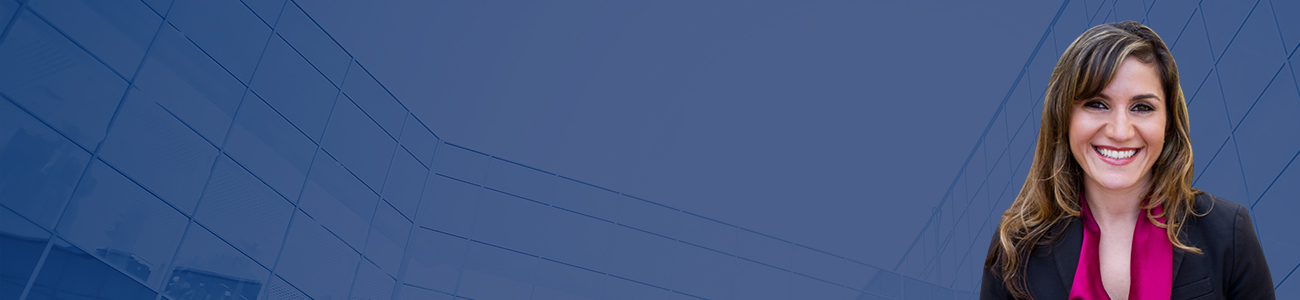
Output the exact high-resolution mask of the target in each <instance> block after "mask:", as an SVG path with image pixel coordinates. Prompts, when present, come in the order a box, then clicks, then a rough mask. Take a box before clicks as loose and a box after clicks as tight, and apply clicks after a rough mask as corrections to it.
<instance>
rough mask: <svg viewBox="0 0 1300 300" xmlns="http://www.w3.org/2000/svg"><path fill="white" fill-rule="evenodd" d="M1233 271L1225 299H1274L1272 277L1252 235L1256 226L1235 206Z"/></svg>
mask: <svg viewBox="0 0 1300 300" xmlns="http://www.w3.org/2000/svg"><path fill="white" fill-rule="evenodd" d="M1233 227H1234V228H1233V232H1234V233H1233V250H1232V252H1231V253H1232V255H1233V257H1232V258H1231V259H1232V260H1233V262H1232V269H1231V271H1230V272H1231V273H1230V274H1226V275H1228V290H1227V291H1226V292H1227V293H1228V299H1276V298H1277V296H1275V295H1274V294H1273V276H1272V273H1270V272H1269V270H1268V262H1267V261H1265V260H1264V249H1263V248H1261V247H1260V245H1259V237H1258V236H1256V235H1255V224H1253V223H1252V222H1251V220H1250V213H1248V212H1247V211H1246V208H1245V207H1243V206H1240V205H1238V206H1237V214H1236V220H1234V222H1233Z"/></svg>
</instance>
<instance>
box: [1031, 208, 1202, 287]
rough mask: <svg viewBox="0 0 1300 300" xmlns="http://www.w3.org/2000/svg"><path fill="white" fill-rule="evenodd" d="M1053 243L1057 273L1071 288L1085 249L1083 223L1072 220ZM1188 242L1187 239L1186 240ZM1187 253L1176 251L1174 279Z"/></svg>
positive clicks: (1076, 219)
mask: <svg viewBox="0 0 1300 300" xmlns="http://www.w3.org/2000/svg"><path fill="white" fill-rule="evenodd" d="M1056 239H1057V240H1056V241H1055V242H1053V243H1052V244H1053V246H1052V247H1051V248H1052V256H1053V257H1054V258H1055V260H1056V271H1057V273H1058V274H1059V275H1060V276H1061V283H1062V284H1065V286H1066V287H1069V286H1071V285H1073V284H1074V271H1075V270H1077V269H1078V267H1079V251H1081V250H1082V249H1083V222H1081V220H1080V219H1079V218H1071V219H1070V221H1069V224H1067V225H1066V226H1065V228H1064V229H1062V231H1061V233H1060V234H1059V235H1057V237H1056ZM1184 240H1186V239H1184ZM1184 256H1185V253H1183V250H1181V249H1177V248H1175V249H1174V272H1173V278H1178V269H1179V267H1182V266H1183V257H1184Z"/></svg>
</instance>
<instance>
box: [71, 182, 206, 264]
mask: <svg viewBox="0 0 1300 300" xmlns="http://www.w3.org/2000/svg"><path fill="white" fill-rule="evenodd" d="M93 164H94V165H93V166H91V167H90V169H89V170H88V171H86V172H87V174H86V177H87V178H88V179H87V180H89V179H90V178H94V179H95V182H96V183H95V184H93V185H91V184H86V183H85V182H83V183H82V184H81V185H80V186H78V187H77V191H76V192H75V193H74V194H73V197H72V202H71V203H70V204H69V205H68V209H67V212H65V213H64V215H63V218H62V219H60V220H59V226H58V232H59V236H61V237H63V238H66V239H67V240H68V241H69V242H72V243H73V244H76V245H77V246H80V247H81V248H83V249H86V250H87V251H90V252H92V253H93V254H94V255H95V256H98V257H99V258H101V259H103V260H104V262H106V263H108V264H111V265H113V266H116V267H117V268H118V269H121V270H122V271H123V272H126V273H127V274H129V275H131V276H132V277H135V278H137V279H139V280H140V281H142V282H146V283H148V284H149V285H150V286H160V285H161V284H162V276H161V275H162V274H161V273H163V272H160V270H166V269H167V267H166V266H167V264H169V263H171V261H172V255H174V254H175V253H176V246H177V245H178V244H179V243H180V239H181V234H182V233H183V231H184V230H185V223H186V218H185V216H184V215H181V214H180V212H178V211H176V209H175V208H172V207H171V206H169V205H167V204H166V203H164V202H163V201H162V200H160V199H158V197H154V196H153V195H152V194H150V193H149V192H147V191H145V190H144V189H143V188H141V187H140V186H139V185H136V184H135V183H134V182H131V181H130V180H128V179H127V178H126V177H124V176H123V175H122V174H121V173H118V172H117V171H116V170H113V169H112V168H109V167H108V166H107V165H105V164H104V163H102V162H99V161H95V162H93Z"/></svg>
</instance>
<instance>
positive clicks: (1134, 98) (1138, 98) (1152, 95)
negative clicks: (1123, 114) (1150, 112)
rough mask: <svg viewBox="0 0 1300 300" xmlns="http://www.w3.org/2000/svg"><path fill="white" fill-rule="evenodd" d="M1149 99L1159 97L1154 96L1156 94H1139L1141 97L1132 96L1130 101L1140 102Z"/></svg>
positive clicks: (1157, 97) (1158, 97)
mask: <svg viewBox="0 0 1300 300" xmlns="http://www.w3.org/2000/svg"><path fill="white" fill-rule="evenodd" d="M1150 98H1155V99H1160V96H1156V94H1141V95H1136V96H1133V98H1132V99H1133V100H1142V99H1150Z"/></svg>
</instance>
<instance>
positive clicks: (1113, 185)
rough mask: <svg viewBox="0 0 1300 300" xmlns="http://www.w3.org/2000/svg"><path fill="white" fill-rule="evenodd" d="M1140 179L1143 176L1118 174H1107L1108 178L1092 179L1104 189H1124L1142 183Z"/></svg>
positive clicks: (1097, 185)
mask: <svg viewBox="0 0 1300 300" xmlns="http://www.w3.org/2000/svg"><path fill="white" fill-rule="evenodd" d="M1139 179H1141V177H1138V176H1126V175H1117V176H1107V177H1106V178H1094V179H1093V180H1092V181H1093V182H1094V183H1095V184H1096V187H1099V188H1102V189H1104V190H1108V191H1124V190H1129V189H1132V188H1133V187H1136V186H1137V185H1138V184H1139V183H1140V180H1139Z"/></svg>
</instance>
